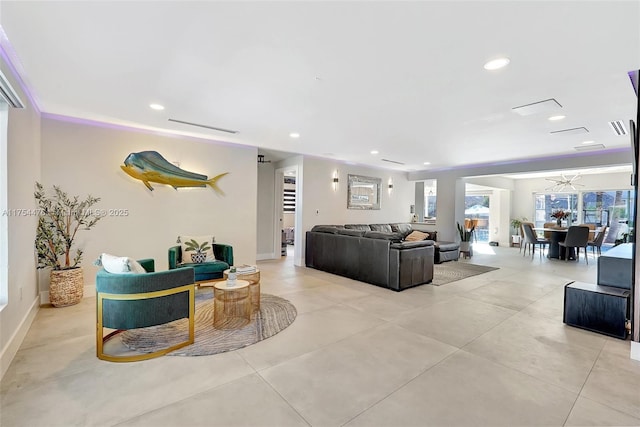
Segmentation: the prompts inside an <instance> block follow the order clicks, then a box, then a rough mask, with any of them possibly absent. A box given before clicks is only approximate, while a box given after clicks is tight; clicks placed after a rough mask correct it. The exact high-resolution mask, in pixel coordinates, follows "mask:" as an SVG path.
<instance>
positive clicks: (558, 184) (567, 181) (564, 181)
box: [545, 174, 584, 191]
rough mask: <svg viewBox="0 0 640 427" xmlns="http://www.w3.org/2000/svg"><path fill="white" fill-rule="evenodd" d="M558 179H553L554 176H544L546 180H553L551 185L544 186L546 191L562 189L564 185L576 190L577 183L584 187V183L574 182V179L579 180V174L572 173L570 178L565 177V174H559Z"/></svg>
mask: <svg viewBox="0 0 640 427" xmlns="http://www.w3.org/2000/svg"><path fill="white" fill-rule="evenodd" d="M560 177H561V178H559V179H554V178H545V179H546V180H547V181H551V182H555V184H554V185H552V186H551V187H548V188H545V190H546V191H549V190H551V191H562V190H564V189H565V187H567V186H568V187H571V189H573V190H576V187H575V186H576V185H579V186H580V187H584V185H582V184H576V183H575V181H577V180H579V179H580V178H582V177H581V176H580V174H577V175H574V176H572V177H571V178H567V177H566V176H565V174H560Z"/></svg>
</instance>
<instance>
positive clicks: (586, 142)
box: [582, 141, 595, 144]
mask: <svg viewBox="0 0 640 427" xmlns="http://www.w3.org/2000/svg"><path fill="white" fill-rule="evenodd" d="M582 143H583V144H595V141H582Z"/></svg>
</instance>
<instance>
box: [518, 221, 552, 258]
mask: <svg viewBox="0 0 640 427" xmlns="http://www.w3.org/2000/svg"><path fill="white" fill-rule="evenodd" d="M522 227H523V228H524V235H525V243H527V244H529V245H530V247H529V253H530V254H531V258H533V255H534V254H535V253H536V245H540V258H542V253H543V252H544V248H545V247H546V246H547V245H548V244H549V240H547V239H545V238H540V237H538V236H537V234H536V232H535V231H533V224H532V223H530V222H523V223H522ZM532 249H533V251H532ZM526 253H527V248H525V255H526Z"/></svg>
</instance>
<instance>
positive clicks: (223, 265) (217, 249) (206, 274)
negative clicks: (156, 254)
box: [169, 243, 233, 283]
mask: <svg viewBox="0 0 640 427" xmlns="http://www.w3.org/2000/svg"><path fill="white" fill-rule="evenodd" d="M213 254H214V255H215V257H216V260H215V261H212V262H203V263H200V264H194V263H184V264H183V263H182V249H181V247H180V246H179V245H178V246H173V247H171V248H169V270H173V269H176V268H182V267H191V268H193V269H194V270H195V281H196V283H200V282H208V281H211V280H218V279H222V276H223V274H222V273H223V272H224V271H225V270H226V269H228V268H229V267H231V266H232V265H233V247H232V246H230V245H225V244H222V243H214V244H213Z"/></svg>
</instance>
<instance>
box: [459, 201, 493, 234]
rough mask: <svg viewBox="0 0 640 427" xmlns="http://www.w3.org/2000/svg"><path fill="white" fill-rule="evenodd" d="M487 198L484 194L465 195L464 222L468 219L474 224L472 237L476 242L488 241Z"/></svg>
mask: <svg viewBox="0 0 640 427" xmlns="http://www.w3.org/2000/svg"><path fill="white" fill-rule="evenodd" d="M489 200H490V197H489V196H488V195H486V194H477V195H472V196H465V198H464V217H465V222H467V220H470V221H471V222H472V224H473V225H474V226H475V230H474V236H473V237H474V238H475V240H476V241H477V242H488V241H489Z"/></svg>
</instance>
